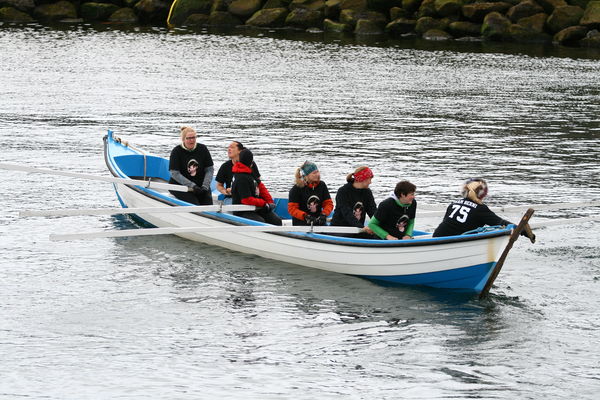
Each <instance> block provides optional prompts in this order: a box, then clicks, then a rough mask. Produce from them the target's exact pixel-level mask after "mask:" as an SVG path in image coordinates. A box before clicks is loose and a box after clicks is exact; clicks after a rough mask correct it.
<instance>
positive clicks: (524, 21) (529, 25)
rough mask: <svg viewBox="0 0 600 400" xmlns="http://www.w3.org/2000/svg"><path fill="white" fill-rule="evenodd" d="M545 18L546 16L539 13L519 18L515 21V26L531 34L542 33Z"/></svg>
mask: <svg viewBox="0 0 600 400" xmlns="http://www.w3.org/2000/svg"><path fill="white" fill-rule="evenodd" d="M547 18H548V14H545V13H539V14H535V15H532V16H531V17H525V18H521V19H520V20H518V21H517V25H520V26H522V27H523V28H526V29H529V30H531V31H533V32H537V33H542V32H543V31H544V25H545V24H546V19H547Z"/></svg>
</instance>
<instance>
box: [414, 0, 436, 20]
mask: <svg viewBox="0 0 600 400" xmlns="http://www.w3.org/2000/svg"><path fill="white" fill-rule="evenodd" d="M436 16H437V15H436V12H435V0H423V1H422V2H421V5H420V6H419V11H417V17H418V18H422V17H436Z"/></svg>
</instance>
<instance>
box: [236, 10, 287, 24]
mask: <svg viewBox="0 0 600 400" xmlns="http://www.w3.org/2000/svg"><path fill="white" fill-rule="evenodd" d="M287 16H288V9H287V8H284V7H281V8H263V9H262V10H258V11H257V12H255V13H254V15H253V16H252V17H250V19H249V20H248V21H246V25H250V26H258V27H261V28H280V27H282V26H283V24H284V23H285V17H287Z"/></svg>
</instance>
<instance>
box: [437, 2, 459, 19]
mask: <svg viewBox="0 0 600 400" xmlns="http://www.w3.org/2000/svg"><path fill="white" fill-rule="evenodd" d="M462 5H463V2H462V0H435V2H434V8H435V12H436V13H437V15H439V16H440V17H449V16H451V15H458V14H460V10H461V9H462Z"/></svg>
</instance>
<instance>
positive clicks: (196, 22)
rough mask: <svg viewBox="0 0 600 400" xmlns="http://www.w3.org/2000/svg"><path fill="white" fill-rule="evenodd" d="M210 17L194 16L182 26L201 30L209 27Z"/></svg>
mask: <svg viewBox="0 0 600 400" xmlns="http://www.w3.org/2000/svg"><path fill="white" fill-rule="evenodd" d="M209 19H210V16H209V15H208V14H192V15H190V16H189V17H187V18H186V19H185V21H183V22H182V23H181V26H189V27H195V28H200V27H204V26H208V21H209Z"/></svg>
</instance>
